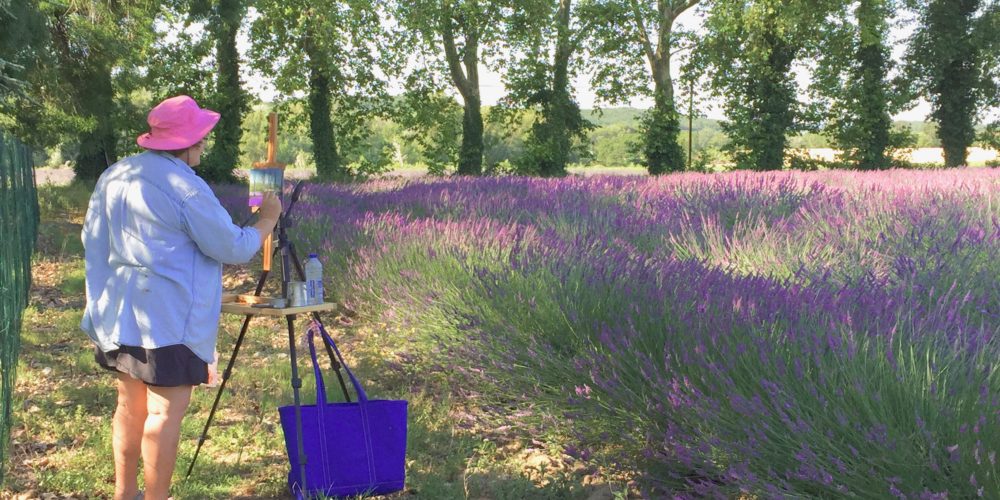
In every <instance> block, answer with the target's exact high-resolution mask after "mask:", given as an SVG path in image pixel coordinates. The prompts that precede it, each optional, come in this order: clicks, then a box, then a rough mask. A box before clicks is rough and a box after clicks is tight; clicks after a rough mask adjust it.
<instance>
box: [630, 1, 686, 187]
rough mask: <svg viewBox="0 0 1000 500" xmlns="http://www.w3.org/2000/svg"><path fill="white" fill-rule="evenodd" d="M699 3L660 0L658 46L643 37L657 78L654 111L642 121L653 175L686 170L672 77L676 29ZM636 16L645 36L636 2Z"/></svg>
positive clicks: (644, 148) (648, 165)
mask: <svg viewBox="0 0 1000 500" xmlns="http://www.w3.org/2000/svg"><path fill="white" fill-rule="evenodd" d="M696 3H698V1H697V0H681V1H670V0H658V1H657V12H658V14H659V20H658V21H659V22H658V25H657V30H656V46H655V48H654V47H653V45H652V43H651V41H650V40H648V39H646V38H643V39H642V43H643V47H644V50H645V52H646V58H647V59H648V60H649V66H650V70H651V72H652V76H653V109H651V110H650V111H648V112H647V113H646V116H645V117H644V118H643V120H642V129H643V145H642V154H643V160H644V161H645V163H646V168H647V169H648V170H649V173H650V174H653V175H659V174H663V173H666V172H674V171H680V170H684V149H683V148H681V145H680V143H679V142H678V137H680V133H681V125H680V115H679V114H678V113H677V107H676V105H675V103H674V82H673V77H672V76H671V74H670V59H671V52H670V51H671V50H672V49H673V42H674V40H673V27H674V22H675V21H676V20H677V17H678V16H680V15H681V14H682V13H684V11H686V10H687V9H689V8H691V7H692V6H694V5H695V4H696ZM632 5H633V13H634V14H633V15H634V16H635V19H636V22H637V23H638V26H639V29H640V30H641V31H642V32H643V33H645V28H644V25H643V23H642V15H641V14H640V10H639V8H638V4H637V3H636V2H633V3H632Z"/></svg>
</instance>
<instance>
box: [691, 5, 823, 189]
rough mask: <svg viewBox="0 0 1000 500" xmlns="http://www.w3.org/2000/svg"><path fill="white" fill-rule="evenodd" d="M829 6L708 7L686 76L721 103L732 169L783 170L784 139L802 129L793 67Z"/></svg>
mask: <svg viewBox="0 0 1000 500" xmlns="http://www.w3.org/2000/svg"><path fill="white" fill-rule="evenodd" d="M830 3H834V4H835V3H836V2H807V1H793V2H778V1H775V0H720V1H717V2H715V3H713V5H712V9H711V10H710V11H709V14H708V18H707V19H706V21H705V30H706V35H705V38H704V40H703V41H702V43H701V44H700V48H701V49H702V50H699V51H698V52H697V53H696V54H695V56H694V58H693V60H692V64H691V71H692V72H693V74H694V76H697V75H707V76H708V79H709V82H710V89H711V92H712V94H713V95H715V96H716V97H719V98H722V99H723V101H724V108H725V111H726V114H727V116H728V117H729V121H727V122H726V123H724V124H723V129H724V130H725V131H726V133H727V134H728V136H729V138H730V140H731V142H730V144H729V145H728V146H727V151H729V153H730V154H731V155H732V157H733V159H734V160H735V162H736V167H737V168H741V169H750V170H775V169H780V168H782V165H783V163H784V150H785V148H786V147H787V144H788V139H787V137H788V135H789V134H793V133H795V132H798V131H801V130H804V129H805V128H806V127H805V122H806V121H807V116H806V113H805V110H803V109H801V108H802V107H801V105H800V103H799V102H798V99H797V94H798V86H797V85H796V82H795V80H794V74H793V72H792V67H793V63H795V61H796V60H798V58H800V57H802V56H804V55H806V54H808V53H810V51H811V49H812V48H813V47H814V46H815V40H816V35H817V33H816V31H817V30H815V29H814V27H815V26H816V25H818V23H820V22H822V20H823V19H824V16H825V15H826V13H827V12H828V11H829V8H830V5H829V4H830Z"/></svg>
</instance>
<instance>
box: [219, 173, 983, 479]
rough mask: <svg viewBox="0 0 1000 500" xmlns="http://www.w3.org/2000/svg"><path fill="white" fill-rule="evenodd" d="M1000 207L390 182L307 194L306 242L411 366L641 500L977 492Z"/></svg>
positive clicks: (635, 181)
mask: <svg viewBox="0 0 1000 500" xmlns="http://www.w3.org/2000/svg"><path fill="white" fill-rule="evenodd" d="M998 195H1000V170H996V169H992V170H991V169H962V170H946V171H889V172H882V173H856V172H854V173H851V172H817V173H771V174H756V173H730V174H720V175H700V174H685V175H674V176H666V177H659V178H636V177H591V178H587V179H582V178H569V179H558V180H545V179H527V178H477V179H458V180H454V179H444V180H437V179H418V180H408V181H407V180H379V181H370V182H367V183H363V184H356V185H318V184H310V185H308V186H307V187H306V188H305V190H304V193H303V200H302V201H301V202H300V204H299V206H298V208H297V209H296V211H297V213H298V216H299V224H298V226H297V227H296V228H295V229H294V230H293V232H294V237H295V238H296V240H297V243H298V246H299V247H300V248H309V249H312V248H319V249H321V256H322V258H323V259H324V262H325V265H326V268H327V270H328V271H327V276H328V283H327V287H328V289H329V290H331V291H332V293H333V295H334V296H335V298H336V299H337V300H338V301H340V302H343V303H345V304H346V305H348V306H349V307H350V308H352V309H354V310H356V311H358V313H359V315H360V316H361V317H363V318H371V319H373V320H377V321H378V322H381V323H385V324H387V325H388V327H387V331H388V332H395V333H394V334H395V335H398V336H399V337H400V338H398V339H397V342H396V343H395V344H394V345H395V348H396V349H400V350H406V351H407V355H408V356H412V357H413V358H414V359H418V358H419V359H423V360H429V361H433V362H436V363H439V364H440V365H441V366H443V367H446V368H448V369H450V370H451V372H450V373H455V374H461V376H462V377H472V380H474V382H475V383H478V384H481V387H487V388H489V389H488V390H489V391H490V392H491V393H493V397H494V398H495V399H496V400H497V401H503V402H505V404H504V405H503V406H498V407H496V408H495V410H496V411H497V412H498V414H500V415H503V414H507V415H509V419H510V421H511V425H516V424H517V423H518V422H519V421H520V420H523V419H535V425H540V426H544V427H546V428H551V429H554V430H555V431H558V432H562V433H565V434H566V435H568V436H572V444H570V445H567V446H566V449H565V450H564V452H565V453H566V454H568V455H571V456H575V457H577V458H580V459H584V460H589V461H591V462H593V463H594V464H596V465H598V466H600V467H602V468H604V469H605V470H611V471H617V472H619V473H621V474H624V475H627V476H629V477H634V478H636V479H637V482H638V484H639V485H640V487H641V488H642V489H643V491H644V492H645V493H646V494H647V495H651V496H664V495H678V496H681V497H689V496H697V497H701V496H706V495H707V496H720V497H733V496H736V495H739V494H740V492H744V493H749V494H751V495H757V496H760V497H765V498H779V497H843V496H855V497H862V498H876V497H878V498H883V497H892V496H895V497H898V498H974V497H976V496H982V495H986V496H992V495H995V494H996V492H998V491H1000V466H998V464H997V456H996V454H997V451H998V450H1000V372H998V369H1000V338H998V336H1000V285H998V277H1000V196H998ZM235 199H236V197H234V200H235ZM237 205H238V203H236V202H234V204H233V206H234V207H235V206H237ZM456 376H457V375H456Z"/></svg>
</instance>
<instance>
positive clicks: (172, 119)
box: [135, 95, 219, 151]
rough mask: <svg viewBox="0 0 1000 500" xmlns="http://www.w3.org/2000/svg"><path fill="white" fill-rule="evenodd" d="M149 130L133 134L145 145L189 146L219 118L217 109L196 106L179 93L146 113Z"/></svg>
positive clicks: (168, 148) (159, 147)
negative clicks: (138, 134)
mask: <svg viewBox="0 0 1000 500" xmlns="http://www.w3.org/2000/svg"><path fill="white" fill-rule="evenodd" d="M146 122H147V123H149V129H150V131H149V132H146V133H145V134H142V135H140V136H139V137H138V138H136V140H135V142H136V144H138V145H140V146H142V147H144V148H146V149H156V150H160V151H174V150H178V149H185V148H188V147H191V146H193V145H194V144H195V143H197V142H198V141H200V140H202V139H203V138H204V137H205V136H206V135H208V133H209V132H211V131H212V127H215V124H216V123H218V122H219V113H216V112H215V111H212V110H210V109H203V108H199V107H198V103H197V102H195V101H194V99H192V98H190V97H188V96H186V95H179V96H176V97H171V98H170V99H167V100H165V101H163V102H161V103H159V104H157V105H156V107H155V108H153V109H152V110H151V111H150V112H149V116H147V117H146Z"/></svg>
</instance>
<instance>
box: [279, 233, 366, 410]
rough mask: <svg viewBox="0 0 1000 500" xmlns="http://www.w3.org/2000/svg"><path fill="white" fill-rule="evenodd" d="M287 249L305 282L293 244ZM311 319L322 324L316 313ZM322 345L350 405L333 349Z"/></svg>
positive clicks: (348, 395) (345, 399)
mask: <svg viewBox="0 0 1000 500" xmlns="http://www.w3.org/2000/svg"><path fill="white" fill-rule="evenodd" d="M287 247H288V254H289V255H290V256H291V258H292V263H293V264H295V272H296V273H297V274H298V276H299V279H300V280H302V281H305V280H306V273H305V270H303V268H302V263H301V262H299V254H297V253H296V252H295V243H292V242H291V241H289V242H288V245H287ZM312 317H313V319H314V320H316V321H317V322H319V323H322V321H320V319H319V313H318V312H314V313H312ZM323 345H324V346H326V355H327V356H330V368H333V371H334V373H336V374H337V381H338V382H340V390H341V391H343V392H344V401H347V402H348V403H350V402H351V395H350V394H349V393H348V392H347V384H345V383H344V375H343V373H341V371H340V363H339V362H338V361H337V357H336V356H334V354H333V349H332V348H330V345H329V344H327V343H326V341H323Z"/></svg>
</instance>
